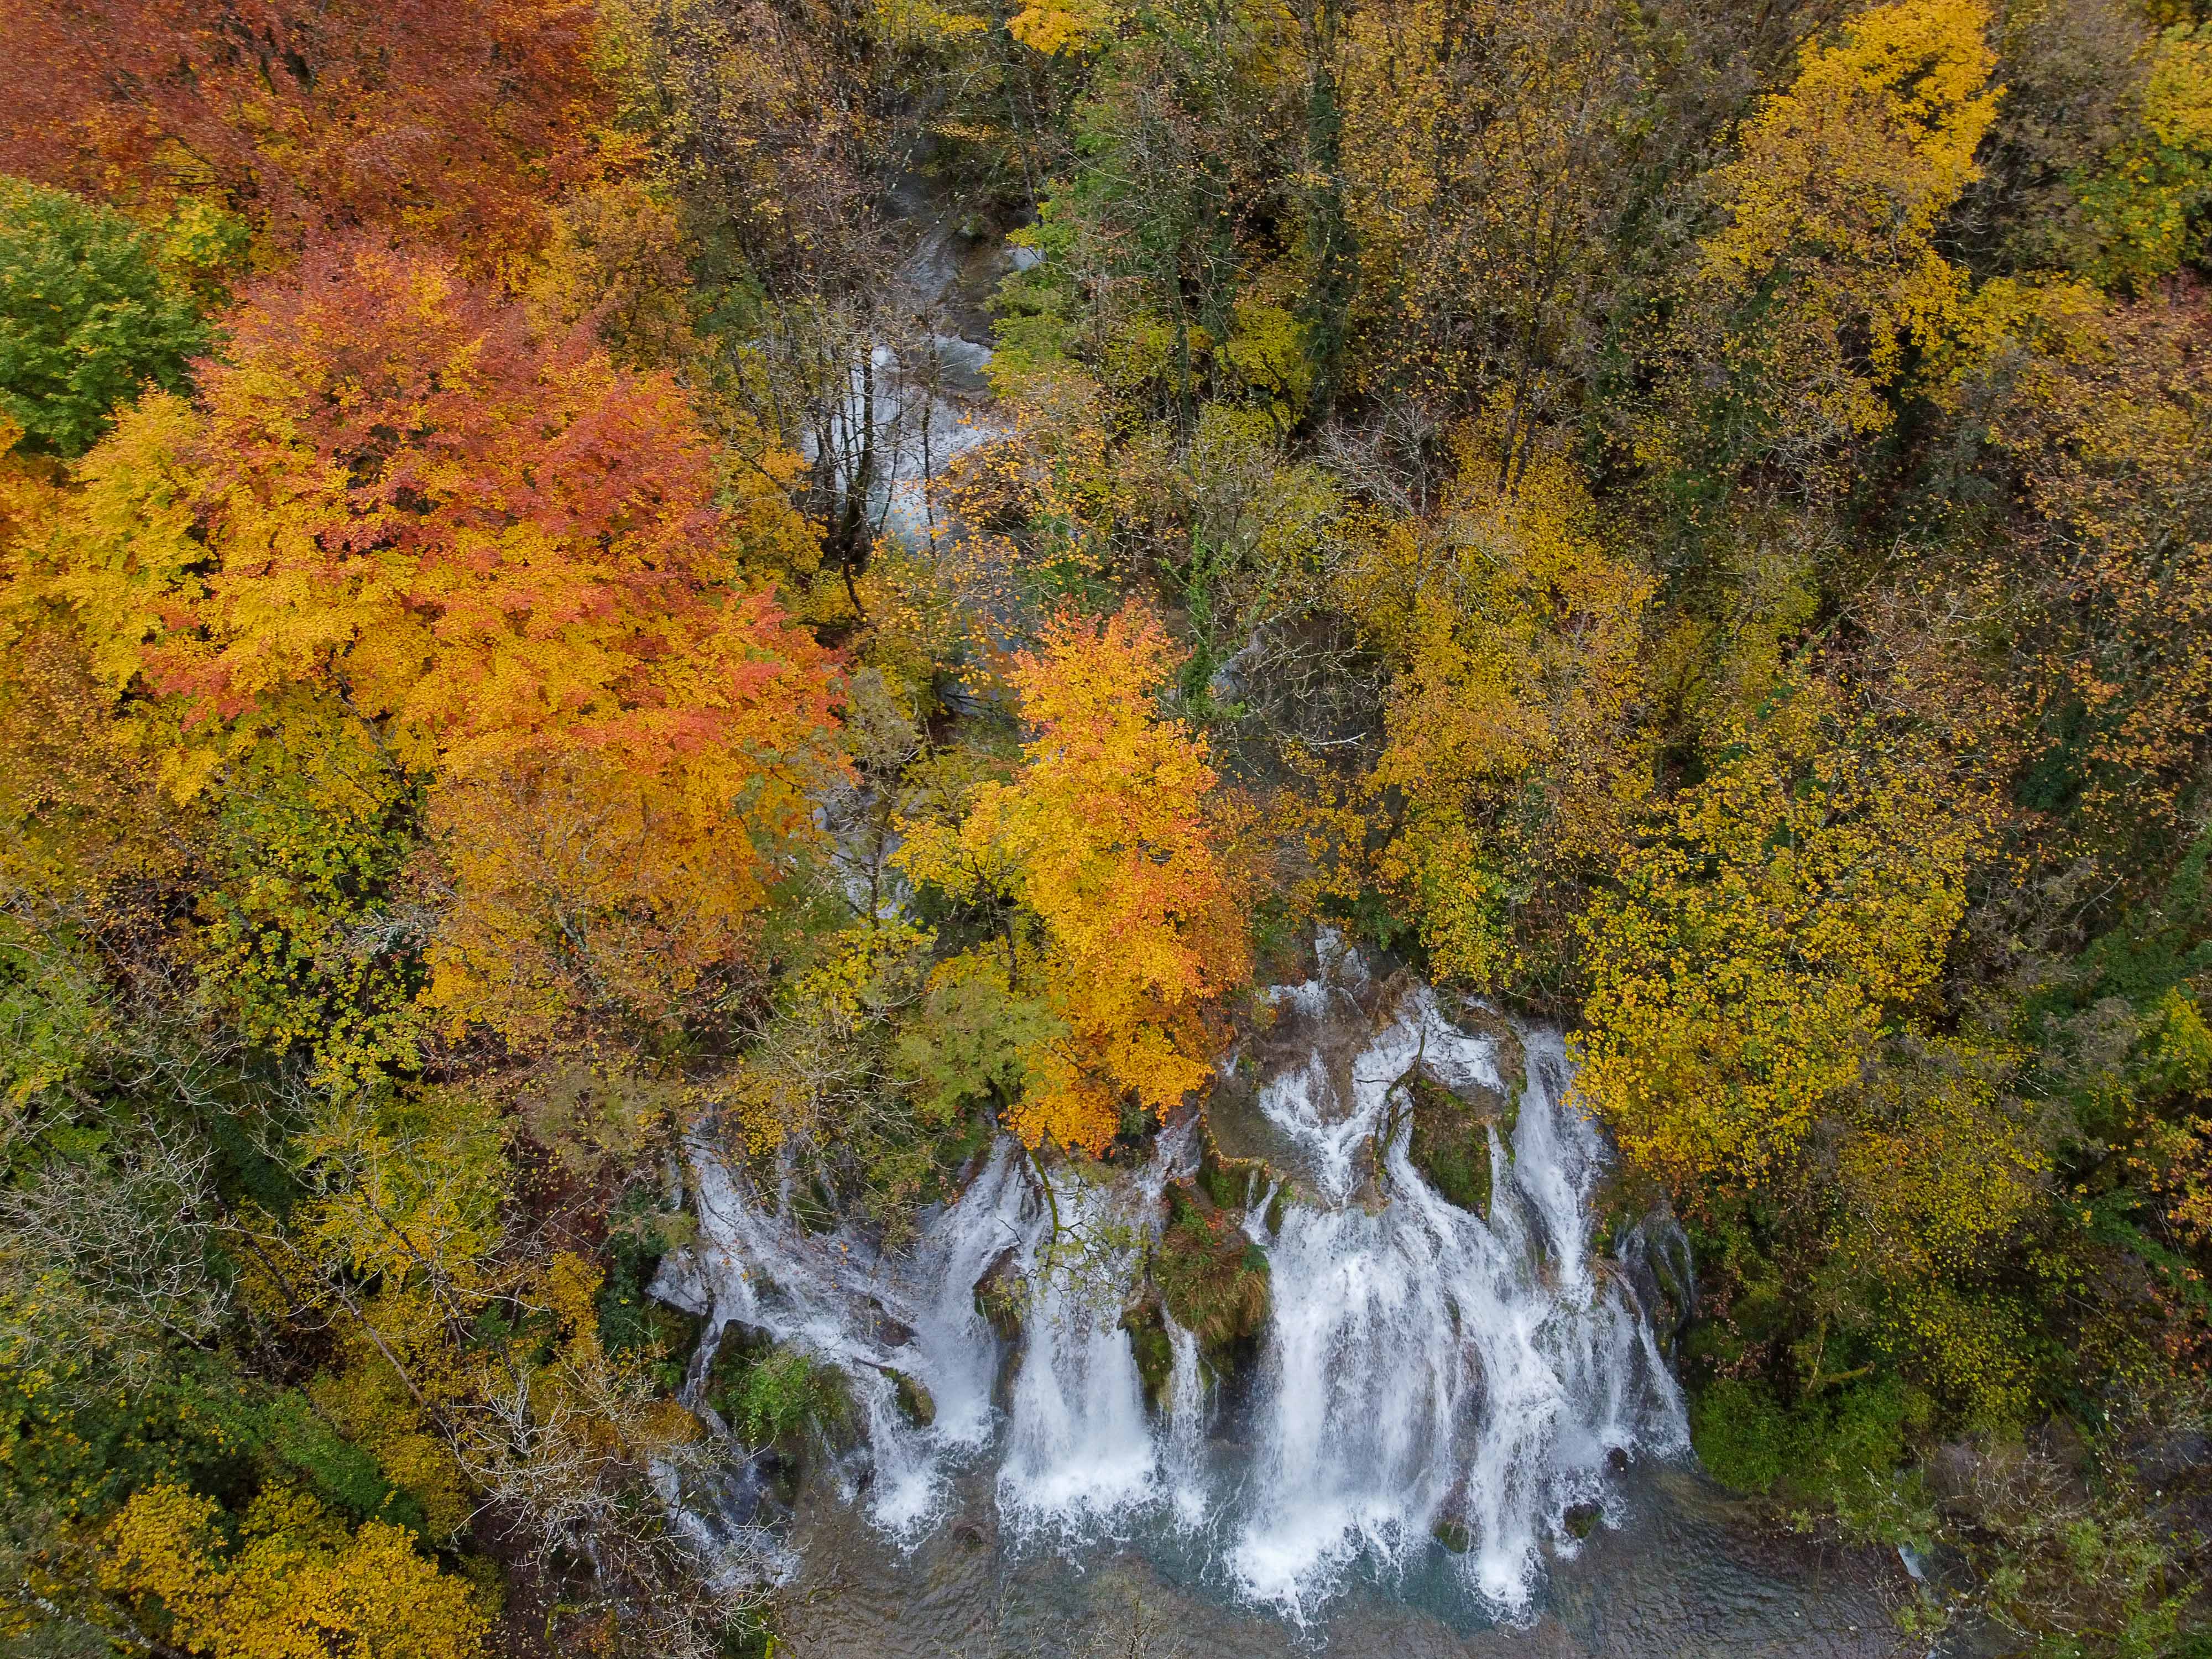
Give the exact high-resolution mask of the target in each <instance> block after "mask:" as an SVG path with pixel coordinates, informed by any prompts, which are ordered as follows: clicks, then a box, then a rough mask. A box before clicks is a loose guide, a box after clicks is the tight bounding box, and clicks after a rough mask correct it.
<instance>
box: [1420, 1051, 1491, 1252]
mask: <svg viewBox="0 0 2212 1659" xmlns="http://www.w3.org/2000/svg"><path fill="white" fill-rule="evenodd" d="M1407 1089H1408V1091H1409V1092H1410V1093H1411V1094H1412V1096H1413V1137H1412V1139H1411V1141H1410V1142H1409V1143H1408V1145H1407V1149H1406V1151H1407V1157H1408V1158H1410V1159H1411V1160H1412V1162H1413V1167H1414V1168H1415V1169H1417V1170H1419V1171H1420V1172H1421V1176H1422V1178H1423V1179H1424V1180H1425V1181H1427V1182H1428V1183H1429V1184H1430V1185H1431V1187H1433V1188H1436V1189H1437V1194H1438V1195H1439V1196H1441V1197H1442V1198H1443V1200H1444V1202H1445V1203H1447V1204H1455V1205H1457V1206H1459V1207H1460V1208H1461V1209H1462V1210H1466V1211H1468V1212H1472V1213H1473V1214H1475V1215H1479V1216H1481V1217H1482V1218H1484V1219H1485V1220H1487V1219H1488V1218H1489V1217H1490V1199H1491V1188H1492V1170H1491V1167H1490V1131H1489V1121H1490V1115H1489V1114H1488V1113H1487V1112H1486V1111H1484V1110H1483V1109H1481V1108H1480V1107H1478V1106H1476V1105H1474V1104H1473V1103H1470V1102H1468V1101H1464V1100H1462V1099H1461V1098H1460V1097H1458V1096H1457V1095H1455V1094H1454V1093H1452V1092H1451V1091H1450V1090H1449V1089H1446V1088H1444V1087H1443V1085H1440V1084H1437V1083H1436V1082H1433V1081H1431V1079H1428V1078H1425V1077H1422V1076H1419V1075H1418V1074H1416V1075H1415V1076H1413V1077H1412V1078H1411V1079H1408V1080H1407Z"/></svg>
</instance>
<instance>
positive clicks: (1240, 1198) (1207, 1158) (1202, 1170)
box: [1198, 1125, 1275, 1210]
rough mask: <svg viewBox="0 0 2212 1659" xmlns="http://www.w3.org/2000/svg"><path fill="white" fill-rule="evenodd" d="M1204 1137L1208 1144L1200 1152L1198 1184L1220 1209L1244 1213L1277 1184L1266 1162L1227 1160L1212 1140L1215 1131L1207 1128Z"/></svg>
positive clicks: (1248, 1159) (1217, 1144) (1255, 1159)
mask: <svg viewBox="0 0 2212 1659" xmlns="http://www.w3.org/2000/svg"><path fill="white" fill-rule="evenodd" d="M1202 1133H1203V1134H1204V1136H1205V1144H1204V1146H1202V1148H1201V1149H1200V1152H1199V1158H1198V1184H1199V1186H1200V1188H1203V1189H1204V1191H1205V1193H1206V1196H1207V1197H1208V1198H1210V1199H1212V1200H1213V1202H1214V1204H1215V1205H1216V1206H1218V1207H1219V1208H1221V1209H1224V1210H1242V1209H1243V1208H1245V1207H1246V1206H1249V1204H1251V1203H1252V1202H1253V1200H1255V1199H1257V1198H1258V1197H1259V1196H1260V1195H1261V1194H1263V1193H1265V1192H1266V1191H1267V1188H1269V1187H1271V1186H1273V1184H1274V1182H1275V1172H1274V1171H1273V1170H1271V1169H1269V1168H1268V1167H1267V1161H1266V1160H1265V1159H1264V1158H1229V1157H1226V1156H1225V1155H1224V1153H1223V1152H1222V1150H1221V1145H1220V1143H1219V1142H1218V1141H1217V1140H1216V1139H1214V1138H1213V1129H1212V1126H1211V1125H1207V1126H1206V1127H1204V1128H1203V1130H1202Z"/></svg>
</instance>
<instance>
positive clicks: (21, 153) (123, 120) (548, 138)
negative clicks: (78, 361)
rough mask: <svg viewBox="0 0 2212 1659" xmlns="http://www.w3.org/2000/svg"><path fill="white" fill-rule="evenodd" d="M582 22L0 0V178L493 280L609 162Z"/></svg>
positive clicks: (387, 11) (425, 8)
mask: <svg viewBox="0 0 2212 1659" xmlns="http://www.w3.org/2000/svg"><path fill="white" fill-rule="evenodd" d="M596 27H597V25H596V23H595V21H594V17H593V13H592V7H591V6H590V5H589V4H586V3H579V0H459V3H448V0H325V3H319V4H315V5H306V4H301V3H297V0H216V3H215V4H213V5H195V4H190V3H185V0H0V68H4V70H5V71H6V74H5V78H6V80H7V82H8V86H9V97H8V100H7V108H6V110H5V112H0V171H6V172H9V173H18V174H21V175H24V176H27V177H30V178H34V179H40V180H41V181H43V182H45V183H48V184H54V185H65V186H68V187H70V188H72V189H78V190H83V191H90V192H93V193H95V194H103V195H108V196H112V197H118V198H119V199H120V200H121V201H123V202H124V203H125V204H126V205H136V206H140V207H143V208H146V209H149V210H156V211H158V210H161V209H164V208H166V207H167V205H169V204H171V203H173V202H174V201H175V200H177V199H178V198H179V197H186V196H190V197H198V198H200V199H202V200H205V201H208V202H210V203H211V204H213V205H216V206H218V207H221V208H224V209H226V210H229V211H232V212H234V213H237V214H239V215H240V216H243V217H244V218H246V220H247V221H248V222H249V223H251V224H252V225H253V226H254V227H255V228H256V229H257V230H258V231H259V232H261V233H262V234H264V236H265V237H266V238H268V239H269V240H270V242H272V243H273V244H274V246H275V248H276V249H277V250H284V251H289V250H292V249H295V248H296V247H297V246H299V245H300V243H301V239H302V238H303V237H304V236H306V235H308V234H313V232H316V231H318V230H320V231H331V230H349V229H354V228H360V227H362V226H364V225H374V226H378V227H380V228H386V229H389V230H392V231H395V232H405V233H407V234H410V235H413V236H428V237H430V238H433V239H435V240H438V241H440V242H441V243H442V244H443V245H445V246H448V247H451V248H453V249H454V250H455V251H456V252H460V253H462V254H464V255H465V257H468V258H472V259H479V260H482V261H483V263H484V264H486V265H487V266H489V264H492V263H493V262H494V261H495V260H496V259H498V258H500V257H501V256H502V255H505V254H507V253H509V252H513V251H516V250H518V249H522V248H527V247H532V246H536V245H537V244H538V242H539V241H541V240H543V237H544V230H545V222H546V221H545V215H546V207H547V204H548V203H549V202H550V199H551V197H552V196H553V195H554V194H555V193H556V191H558V189H559V188H560V187H561V186H562V185H563V184H565V183H568V182H570V181H572V180H574V179H581V178H584V177H587V176H589V175H590V174H591V173H592V172H593V171H594V170H595V169H596V168H597V167H599V165H600V164H601V161H600V158H599V156H597V155H594V154H592V142H591V134H592V131H593V129H594V127H595V126H596V125H598V123H599V119H600V116H601V109H602V105H603V102H604V94H603V90H602V88H600V87H599V83H598V82H597V79H596V77H595V76H594V75H593V72H592V53H593V50H594V35H595V30H596Z"/></svg>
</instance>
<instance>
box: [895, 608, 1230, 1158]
mask: <svg viewBox="0 0 2212 1659" xmlns="http://www.w3.org/2000/svg"><path fill="white" fill-rule="evenodd" d="M1173 673H1174V653H1173V651H1172V649H1171V647H1170V644H1169V641H1168V639H1167V636H1166V634H1165V632H1164V630H1163V629H1162V628H1161V627H1160V624H1159V623H1158V620H1157V619H1155V618H1154V617H1152V616H1151V615H1150V614H1149V613H1147V612H1146V611H1144V610H1142V609H1141V608H1139V607H1136V606H1134V605H1132V606H1129V607H1127V608H1125V609H1124V610H1122V611H1120V612H1119V613H1118V614H1116V615H1115V616H1114V617H1111V618H1109V620H1108V621H1107V622H1106V623H1104V624H1103V626H1100V625H1097V624H1094V623H1089V622H1086V621H1085V620H1083V619H1081V618H1080V617H1074V616H1067V617H1062V618H1061V619H1060V620H1059V621H1057V622H1055V623H1053V624H1051V625H1050V626H1049V627H1048V629H1047V630H1046V631H1045V634H1044V635H1043V637H1042V640H1041V641H1039V644H1038V648H1037V649H1036V651H1035V652H1032V653H1025V654H1024V655H1023V656H1021V657H1019V658H1018V659H1016V662H1015V664H1014V666H1013V667H1012V670H1011V671H1010V672H1009V676H1008V678H1009V680H1010V682H1011V684H1012V686H1013V687H1014V689H1015V690H1017V691H1018V693H1019V695H1020V696H1021V700H1022V705H1021V706H1022V714H1023V717H1024V720H1025V721H1026V722H1027V723H1028V725H1029V726H1030V730H1031V736H1030V738H1028V740H1027V741H1026V742H1025V743H1024V745H1023V755H1024V764H1023V766H1022V768H1021V769H1020V771H1019V772H1018V774H1017V775H1015V777H1014V778H1013V779H1012V781H1009V782H998V781H983V782H981V783H979V784H978V785H976V786H975V788H974V789H973V790H972V791H971V792H969V794H968V796H967V799H966V800H965V802H964V803H963V805H964V809H965V810H964V814H963V816H961V817H958V818H957V821H945V820H928V819H923V820H918V821H915V822H912V823H910V825H909V828H908V840H907V843H906V846H905V848H903V849H902V853H901V854H900V862H901V863H902V866H903V867H904V868H905V870H906V872H907V873H908V875H909V876H910V877H912V878H914V879H915V881H917V882H921V883H927V884H933V885H934V886H936V887H938V888H939V889H941V890H944V891H945V892H946V893H948V894H950V895H952V896H956V897H959V898H964V899H969V900H974V901H988V900H989V899H991V898H992V897H994V896H999V897H1002V898H1003V899H1005V900H1007V901H1011V902H1012V903H1013V904H1014V905H1015V906H1017V907H1018V909H1019V912H1020V913H1021V915H1022V917H1025V918H1028V919H1031V920H1030V926H1031V927H1034V930H1035V931H1034V933H1033V934H1032V935H1030V936H1029V937H1026V938H1025V937H1024V928H1023V927H1022V924H1021V921H1020V920H1019V919H1018V918H1016V917H1012V916H1010V917H1009V918H1008V919H1007V921H1006V923H1005V924H1004V933H1003V938H1002V940H1001V942H1000V944H996V945H979V946H977V947H975V951H976V954H977V955H978V956H979V957H981V958H982V960H981V961H980V962H978V963H975V964H973V965H972V966H971V967H969V968H968V969H962V970H959V971H962V972H965V973H968V974H969V975H985V976H986V977H987V978H988V979H989V980H990V981H992V982H993V983H994V985H995V986H996V987H998V988H999V989H1000V990H1001V991H1002V992H1018V991H1020V990H1021V989H1023V988H1024V987H1025V986H1033V987H1037V988H1041V989H1042V992H1043V993H1044V994H1045V997H1046V999H1047V1000H1048V1004H1049V1006H1050V1008H1051V1011H1052V1012H1053V1013H1054V1015H1055V1016H1056V1017H1057V1018H1058V1019H1059V1020H1060V1021H1061V1022H1064V1024H1065V1027H1066V1034H1065V1036H1060V1037H1058V1038H1057V1039H1055V1040H1054V1041H1052V1042H1049V1043H1048V1046H1045V1047H1044V1048H1043V1049H1042V1052H1040V1053H1036V1054H1030V1055H1029V1056H1027V1057H1026V1060H1025V1062H1024V1063H1025V1067H1026V1070H1027V1072H1028V1073H1029V1079H1030V1080H1029V1083H1028V1085H1027V1087H1026V1089H1025V1091H1024V1094H1023V1096H1022V1097H1021V1098H1019V1099H1018V1100H1012V1101H1009V1102H1007V1103H1006V1121H1007V1125H1008V1127H1010V1128H1012V1130H1014V1132H1015V1133H1018V1134H1019V1135H1020V1136H1021V1137H1022V1139H1024V1140H1025V1141H1027V1142H1028V1143H1030V1145H1031V1146H1036V1145H1039V1144H1040V1143H1042V1142H1043V1141H1045V1140H1046V1139H1052V1140H1055V1141H1057V1142H1059V1143H1060V1145H1062V1146H1081V1147H1086V1148H1090V1149H1092V1150H1094V1151H1095V1150H1097V1149H1098V1148H1101V1147H1103V1146H1104V1145H1105V1143H1106V1142H1107V1141H1108V1140H1109V1139H1112V1137H1113V1135H1114V1133H1115V1130H1116V1128H1117V1127H1118V1125H1119V1123H1120V1117H1121V1114H1120V1102H1121V1099H1122V1098H1123V1097H1127V1096H1133V1097H1134V1098H1135V1099H1136V1100H1137V1101H1138V1102H1139V1103H1141V1104H1142V1105H1143V1106H1145V1107H1146V1108H1147V1109H1150V1110H1152V1112H1154V1113H1156V1114H1164V1113H1165V1112H1166V1111H1167V1109H1169V1108H1170V1107H1171V1106H1173V1105H1174V1104H1176V1103H1177V1102H1178V1101H1180V1100H1181V1099H1182V1097H1183V1096H1184V1095H1185V1094H1186V1093H1188V1091H1192V1090H1194V1089H1197V1088H1199V1087H1200V1086H1201V1085H1203V1084H1204V1083H1205V1081H1206V1077H1207V1074H1208V1071H1209V1068H1210V1066H1211V1064H1212V1056H1213V1054H1214V1053H1215V1051H1216V1049H1217V1048H1218V1044H1219V1040H1220V1034H1219V1033H1218V1032H1217V1031H1215V1030H1213V1029H1212V1028H1211V1027H1210V1025H1209V1024H1208V1020H1207V1015H1208V1012H1209V1008H1210V1006H1211V1005H1212V1003H1213V1002H1215V1001H1216V1000H1218V999H1219V998H1220V997H1221V996H1222V995H1223V994H1225V992H1227V991H1229V990H1231V989H1232V988H1233V987H1236V986H1237V985H1238V984H1239V983H1241V982H1242V981H1243V980H1244V979H1245V977H1246V976H1247V975H1249V971H1250V969H1249V963H1250V957H1249V945H1247V943H1246V940H1245V927H1244V918H1243V907H1242V902H1241V899H1240V893H1239V884H1238V880H1237V873H1236V870H1235V866H1234V865H1233V863H1232V862H1231V860H1230V858H1229V856H1228V854H1227V852H1226V848H1225V841H1224V830H1225V822H1224V820H1223V818H1222V817H1221V810H1222V809H1221V805H1220V803H1219V801H1218V798H1217V796H1216V794H1215V791H1216V787H1217V779H1216V776H1215V775H1214V772H1213V769H1212V767H1211V766H1209V765H1208V764H1207V763H1206V753H1205V747H1204V744H1203V743H1202V741H1201V740H1200V738H1198V737H1197V736H1196V734H1194V732H1191V731H1190V730H1189V729H1188V727H1187V726H1184V725H1183V724H1182V722H1181V721H1179V720H1173V719H1164V718H1162V717H1160V716H1159V715H1158V714H1156V713H1155V712H1154V711H1153V709H1152V708H1151V707H1150V706H1149V705H1150V702H1151V700H1152V698H1154V697H1156V696H1158V695H1159V694H1160V692H1161V691H1162V690H1164V689H1165V687H1166V686H1167V685H1168V684H1170V681H1171V679H1172V677H1173ZM994 957H995V958H996V960H995V962H994V960H993V958H994ZM947 971H951V970H950V969H939V972H940V973H945V972H947Z"/></svg>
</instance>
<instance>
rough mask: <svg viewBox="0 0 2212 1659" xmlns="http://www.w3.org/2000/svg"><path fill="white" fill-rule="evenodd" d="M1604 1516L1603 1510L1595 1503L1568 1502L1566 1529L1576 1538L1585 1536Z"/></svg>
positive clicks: (1587, 1535)
mask: <svg viewBox="0 0 2212 1659" xmlns="http://www.w3.org/2000/svg"><path fill="white" fill-rule="evenodd" d="M1604 1516H1605V1511H1604V1510H1601V1509H1600V1508H1599V1507H1598V1506H1597V1505H1596V1504H1590V1503H1582V1504H1568V1505H1567V1512H1566V1515H1565V1522H1566V1527H1567V1531H1568V1532H1569V1533H1571V1534H1572V1535H1574V1536H1575V1537H1577V1538H1587V1537H1589V1535H1590V1534H1591V1533H1592V1532H1593V1531H1594V1530H1595V1528H1596V1527H1597V1523H1598V1522H1599V1521H1601V1519H1603V1518H1604Z"/></svg>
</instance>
